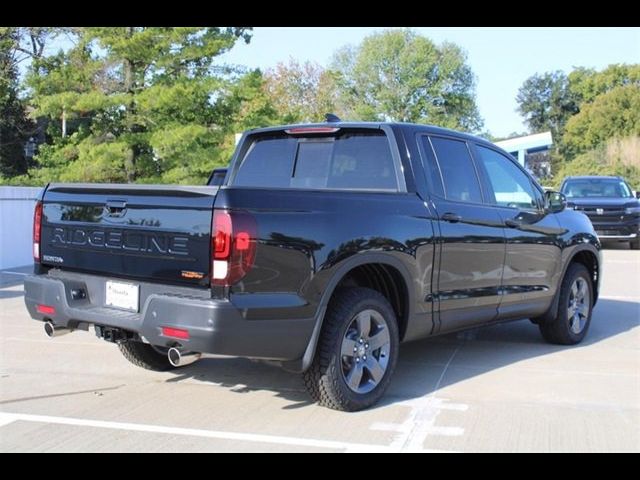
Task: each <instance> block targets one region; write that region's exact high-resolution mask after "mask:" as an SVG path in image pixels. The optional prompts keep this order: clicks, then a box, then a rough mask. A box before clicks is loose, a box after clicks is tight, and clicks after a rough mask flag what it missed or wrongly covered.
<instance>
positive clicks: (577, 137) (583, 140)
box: [562, 85, 640, 158]
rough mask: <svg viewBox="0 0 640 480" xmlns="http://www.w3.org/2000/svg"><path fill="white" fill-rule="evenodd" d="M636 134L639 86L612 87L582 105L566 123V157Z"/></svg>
mask: <svg viewBox="0 0 640 480" xmlns="http://www.w3.org/2000/svg"><path fill="white" fill-rule="evenodd" d="M633 135H636V136H637V135H640V86H637V85H625V86H621V87H615V88H613V89H612V90H610V91H608V92H607V93H603V94H600V95H598V96H596V97H595V99H594V100H593V101H592V102H591V103H586V104H583V105H582V108H581V110H580V113H578V114H577V115H575V116H573V117H572V118H571V119H570V120H569V121H568V122H567V125H566V129H565V133H564V137H563V139H562V140H563V144H564V146H565V151H566V154H567V156H568V157H569V158H573V157H574V156H575V155H578V154H580V153H583V152H586V151H587V150H590V149H593V148H595V147H597V146H598V145H600V144H602V143H604V142H605V141H607V140H610V139H612V138H621V137H627V136H633Z"/></svg>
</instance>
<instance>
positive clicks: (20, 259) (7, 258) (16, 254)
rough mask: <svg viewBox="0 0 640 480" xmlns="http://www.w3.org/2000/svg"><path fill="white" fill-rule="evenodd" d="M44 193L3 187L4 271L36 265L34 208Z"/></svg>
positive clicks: (0, 239) (0, 259) (0, 248)
mask: <svg viewBox="0 0 640 480" xmlns="http://www.w3.org/2000/svg"><path fill="white" fill-rule="evenodd" d="M41 190H42V189H41V188H38V187H0V269H3V268H14V267H20V266H23V265H30V264H32V263H33V257H32V253H31V252H32V248H33V245H32V241H31V237H32V228H33V226H32V223H33V208H34V206H35V199H36V198H37V196H38V195H39V193H40V191H41Z"/></svg>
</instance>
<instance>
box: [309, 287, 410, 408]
mask: <svg viewBox="0 0 640 480" xmlns="http://www.w3.org/2000/svg"><path fill="white" fill-rule="evenodd" d="M398 348H399V333H398V324H397V320H396V315H395V313H394V311H393V309H392V308H391V305H389V302H388V301H387V299H386V298H385V297H384V296H382V295H381V294H380V293H378V292H377V291H375V290H371V289H368V288H360V287H358V288H350V289H346V290H342V291H340V292H338V293H337V294H336V296H335V298H333V299H332V301H331V304H330V305H329V309H328V310H327V314H326V316H325V319H324V324H323V326H322V333H321V337H320V340H319V343H318V348H317V351H316V354H315V357H314V360H313V362H312V364H311V366H310V367H309V369H308V370H307V371H306V372H305V373H304V374H303V377H304V382H305V385H306V387H307V390H308V392H309V394H310V395H311V397H312V398H313V399H314V400H316V401H317V402H318V403H319V404H320V405H323V406H325V407H329V408H332V409H334V410H342V411H348V412H353V411H357V410H362V409H364V408H367V407H370V406H371V405H373V404H375V403H376V402H377V401H378V400H380V398H381V397H382V396H383V395H384V392H385V391H386V389H387V387H388V386H389V382H390V380H391V376H392V374H393V371H394V369H395V366H396V363H397V361H398Z"/></svg>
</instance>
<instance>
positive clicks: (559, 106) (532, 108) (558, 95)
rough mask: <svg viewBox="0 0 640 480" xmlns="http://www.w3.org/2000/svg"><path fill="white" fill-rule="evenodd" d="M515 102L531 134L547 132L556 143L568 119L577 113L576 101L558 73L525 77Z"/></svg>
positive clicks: (566, 81) (562, 74)
mask: <svg viewBox="0 0 640 480" xmlns="http://www.w3.org/2000/svg"><path fill="white" fill-rule="evenodd" d="M516 101H517V102H518V111H519V112H520V114H521V115H522V116H523V117H524V119H525V123H526V124H527V126H528V127H529V130H530V131H531V133H539V132H544V131H547V130H550V131H551V135H552V136H553V138H554V140H556V141H557V140H559V139H560V138H561V137H562V134H563V133H564V127H565V125H566V123H567V121H568V120H569V118H571V116H572V115H575V114H576V113H577V112H578V103H577V99H576V97H575V95H573V94H572V92H571V90H570V88H569V80H568V78H567V76H566V75H565V74H564V73H562V72H561V71H555V72H547V73H543V74H541V75H540V74H536V75H533V76H532V77H529V78H527V80H525V82H524V84H523V85H522V87H520V89H519V90H518V95H517V96H516Z"/></svg>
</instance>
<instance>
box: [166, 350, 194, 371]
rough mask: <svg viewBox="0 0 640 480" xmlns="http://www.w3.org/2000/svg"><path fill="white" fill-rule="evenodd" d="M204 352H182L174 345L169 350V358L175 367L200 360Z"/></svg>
mask: <svg viewBox="0 0 640 480" xmlns="http://www.w3.org/2000/svg"><path fill="white" fill-rule="evenodd" d="M201 355H202V354H201V353H199V352H181V351H180V350H178V349H177V348H175V347H173V348H170V349H169V352H167V359H168V360H169V363H170V364H171V365H173V366H174V367H184V366H185V365H190V364H192V363H193V362H196V361H198V360H200V356H201Z"/></svg>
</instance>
